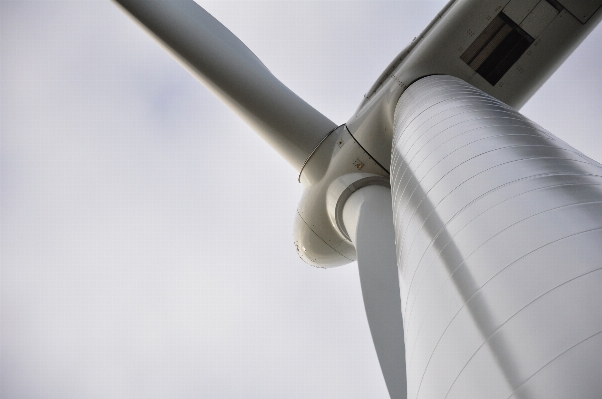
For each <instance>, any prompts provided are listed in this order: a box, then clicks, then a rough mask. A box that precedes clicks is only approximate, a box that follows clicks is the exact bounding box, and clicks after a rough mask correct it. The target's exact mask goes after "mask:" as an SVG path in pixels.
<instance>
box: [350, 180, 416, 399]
mask: <svg viewBox="0 0 602 399" xmlns="http://www.w3.org/2000/svg"><path fill="white" fill-rule="evenodd" d="M343 219H344V223H345V226H346V228H347V231H348V233H349V235H350V237H351V239H352V241H353V243H354V244H355V248H356V250H357V256H358V258H357V263H358V268H359V273H360V282H361V286H362V295H363V297H364V306H365V308H366V315H367V317H368V324H369V325H370V333H371V334H372V340H373V341H374V347H375V348H376V353H377V355H378V361H379V363H380V367H381V369H382V372H383V376H384V377H385V382H386V384H387V389H388V390H389V395H391V398H396V399H397V398H404V399H405V398H406V370H405V347H404V334H403V320H402V316H401V301H400V296H399V279H398V273H397V263H396V256H395V236H394V229H393V213H392V210H391V190H390V189H389V188H387V187H382V186H368V187H364V188H362V189H360V190H358V191H356V192H355V193H353V194H352V195H351V197H349V199H348V200H347V202H346V203H345V208H344V210H343Z"/></svg>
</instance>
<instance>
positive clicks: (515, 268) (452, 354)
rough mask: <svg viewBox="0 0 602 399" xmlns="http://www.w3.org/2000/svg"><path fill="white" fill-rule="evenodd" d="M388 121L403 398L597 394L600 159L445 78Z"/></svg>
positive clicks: (600, 388)
mask: <svg viewBox="0 0 602 399" xmlns="http://www.w3.org/2000/svg"><path fill="white" fill-rule="evenodd" d="M395 118H396V124H395V138H394V144H393V145H394V149H393V158H392V165H391V186H392V187H391V190H392V198H393V215H394V216H393V217H394V224H395V238H396V248H397V257H398V267H399V273H400V286H401V287H400V288H401V300H402V311H403V318H404V330H405V345H406V364H407V373H408V398H428V399H438V398H440V399H443V398H447V399H452V398H503V399H507V398H510V397H530V398H542V399H543V398H546V399H549V398H558V399H560V398H566V397H578V398H591V399H595V398H600V397H602V379H600V378H599V373H600V370H601V369H602V339H601V337H602V247H601V246H600V242H601V240H602V165H600V164H599V163H597V162H595V161H593V160H591V159H590V158H588V157H587V156H585V155H583V154H582V153H581V152H579V151H578V150H576V149H574V148H572V147H571V146H569V145H568V144H566V143H564V142H563V141H562V140H560V139H558V138H557V137H555V136H553V135H552V134H550V133H549V132H547V131H545V130H544V129H543V128H541V127H540V126H538V125H536V124H535V123H533V122H531V121H530V120H528V119H527V118H525V117H524V116H522V115H521V114H520V113H518V112H517V111H515V110H514V109H512V108H510V107H508V106H507V105H505V104H503V103H501V102H499V101H498V100H496V99H494V98H492V97H490V96H489V95H487V94H485V93H483V92H482V91H480V90H478V89H476V88H474V87H472V86H470V85H469V84H467V83H465V82H463V81H461V80H459V79H457V78H452V77H449V76H432V77H427V78H424V79H421V80H419V81H417V82H416V83H414V84H413V85H412V86H410V87H409V89H408V90H407V91H406V92H405V93H404V94H403V95H402V97H401V98H400V101H399V103H398V106H397V110H396V115H395Z"/></svg>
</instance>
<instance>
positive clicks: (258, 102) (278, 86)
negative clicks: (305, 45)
mask: <svg viewBox="0 0 602 399" xmlns="http://www.w3.org/2000/svg"><path fill="white" fill-rule="evenodd" d="M115 1H116V2H117V3H119V4H120V5H121V6H122V7H123V8H124V9H125V11H127V12H128V13H129V14H131V15H132V16H133V17H134V18H135V19H136V20H138V21H139V22H140V23H141V24H142V25H144V26H145V27H146V28H147V29H148V30H149V31H150V33H152V34H153V35H154V36H155V37H156V38H157V39H158V40H159V41H160V42H162V43H163V44H164V45H165V46H166V47H167V48H168V49H169V50H170V52H171V53H172V54H173V55H174V56H175V57H176V58H177V59H178V60H179V61H181V62H182V63H184V65H185V66H186V67H188V68H189V70H191V72H193V73H194V75H195V76H196V77H197V78H198V79H199V80H201V81H202V82H203V83H204V84H205V85H206V86H207V87H208V88H209V89H210V90H212V91H213V92H214V93H215V94H216V95H217V96H218V97H219V98H220V99H221V100H222V101H224V102H225V103H226V104H228V105H229V106H230V107H231V108H232V109H234V111H235V112H236V113H237V114H238V115H239V116H240V117H241V118H242V119H244V120H245V122H247V123H248V124H249V125H250V126H251V127H252V128H253V129H254V130H255V131H256V132H257V133H259V134H260V136H262V138H263V139H264V140H265V141H267V142H268V143H269V144H270V145H271V146H272V147H273V148H274V149H275V150H276V151H277V152H278V153H279V154H280V155H282V156H283V157H284V158H285V159H286V160H287V161H288V162H289V163H290V164H291V165H292V166H293V167H294V168H295V169H296V170H298V171H299V170H301V168H302V166H303V164H304V162H305V160H306V159H307V157H308V156H309V154H310V153H311V152H312V151H313V150H314V148H316V146H317V145H318V144H319V143H320V141H321V140H322V139H323V138H324V137H325V136H326V135H327V134H328V132H330V131H331V130H333V129H334V128H335V127H336V125H335V124H334V123H333V122H332V121H330V120H329V119H328V118H326V117H325V116H324V115H322V114H321V113H320V112H318V111H317V110H316V109H314V108H313V107H312V106H310V105H309V104H307V103H306V102H305V101H303V100H302V99H301V98H300V97H299V96H297V95H296V94H295V93H293V92H292V91H291V90H289V89H288V88H287V87H286V86H285V85H284V84H282V82H280V81H279V80H278V79H277V78H276V77H275V76H274V75H272V73H271V72H270V71H269V70H268V69H267V68H266V67H265V65H263V64H262V63H261V61H260V60H259V59H258V58H257V57H256V56H255V54H253V53H252V52H251V50H249V49H248V48H247V46H245V45H244V43H242V42H241V41H240V40H239V39H238V38H237V37H236V36H234V34H232V32H230V31H229V30H228V29H227V28H226V27H225V26H223V25H222V24H221V23H220V22H219V21H217V20H216V19H215V18H213V17H212V16H211V15H210V14H209V13H207V12H206V11H205V10H204V9H203V8H201V7H200V6H199V5H198V4H196V3H195V2H193V1H192V0H173V1H160V0H115Z"/></svg>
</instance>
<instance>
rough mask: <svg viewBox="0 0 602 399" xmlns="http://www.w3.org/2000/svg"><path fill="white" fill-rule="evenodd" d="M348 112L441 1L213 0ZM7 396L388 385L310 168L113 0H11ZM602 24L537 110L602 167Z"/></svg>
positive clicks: (308, 89) (4, 269)
mask: <svg viewBox="0 0 602 399" xmlns="http://www.w3.org/2000/svg"><path fill="white" fill-rule="evenodd" d="M200 3H201V4H202V5H203V6H204V7H205V8H206V9H207V10H208V11H209V12H210V13H212V14H213V15H214V16H215V17H216V18H217V19H219V20H220V21H222V23H224V24H225V25H226V26H227V27H228V28H230V29H231V30H232V31H233V32H234V33H235V34H236V35H238V36H239V37H240V38H241V39H242V40H243V41H244V42H245V43H246V44H247V45H248V46H249V47H250V48H251V50H253V51H254V52H255V54H256V55H257V56H258V57H259V58H261V59H262V61H263V62H264V63H265V64H266V65H267V66H268V68H270V70H271V71H272V72H273V73H274V74H275V75H276V76H278V77H279V78H280V79H281V80H282V81H283V82H284V83H285V84H287V85H288V86H289V87H290V88H291V89H292V90H294V91H295V92H297V93H298V94H299V95H300V96H301V97H302V98H304V99H305V100H306V101H308V102H309V103H310V104H312V105H313V106H314V107H315V108H317V109H318V110H320V111H321V112H323V113H324V114H325V115H327V116H328V117H330V118H331V119H332V120H333V121H334V122H336V123H337V124H340V123H343V122H345V121H346V120H347V119H348V118H349V117H350V116H351V114H352V113H353V111H354V110H355V109H356V108H357V106H358V105H359V103H360V101H361V99H362V96H363V94H364V93H365V92H366V91H367V89H368V88H369V87H370V86H371V84H372V83H373V81H374V80H375V79H376V78H377V76H378V75H379V74H380V73H381V72H382V70H383V69H384V68H385V66H386V65H387V64H388V63H389V62H390V61H391V60H392V58H393V57H394V56H395V55H396V54H397V53H398V52H399V51H400V50H401V49H402V48H403V47H404V46H405V45H406V44H407V43H409V42H410V41H411V40H412V38H413V37H414V36H416V35H417V34H418V33H420V31H421V30H422V29H423V28H424V27H425V26H426V25H427V24H428V22H429V21H430V20H431V19H432V18H433V17H434V15H435V14H436V13H437V12H438V11H439V10H440V9H441V7H442V6H443V4H444V2H443V1H420V2H411V1H396V2H375V1H370V2H359V1H354V2H288V1H286V2H285V1H282V2H277V3H276V2H250V1H248V2H225V1H223V2H200ZM0 46H1V47H0V78H1V79H0V84H1V86H0V128H1V131H0V133H1V135H0V140H1V141H0V162H1V164H0V168H1V169H0V201H1V202H0V223H1V224H0V226H1V231H0V233H1V235H0V239H1V241H0V244H1V248H0V249H1V255H0V256H1V258H0V259H1V265H0V266H1V269H0V278H1V292H0V295H1V297H0V300H1V302H0V312H1V313H0V334H1V335H0V340H1V341H0V367H1V369H0V378H1V379H0V396H1V397H2V398H36V399H44V398H61V399H63V398H368V397H369V398H379V397H382V398H384V397H386V395H387V393H386V388H385V385H384V381H383V379H382V376H381V373H380V369H379V367H378V362H377V359H376V355H375V353H374V349H373V346H372V342H371V338H370V334H369V330H368V325H367V322H366V318H365V314H364V309H363V304H362V299H361V292H360V286H359V280H358V275H357V266H356V265H355V264H352V265H347V266H343V267H340V268H337V269H331V270H320V269H315V268H312V267H309V266H307V265H305V264H304V263H303V262H302V261H301V260H300V259H298V258H297V256H296V253H295V250H294V248H293V242H292V223H293V216H294V212H295V209H296V206H297V203H298V201H299V198H300V196H301V186H300V185H299V184H298V183H297V182H296V177H297V176H296V172H295V171H294V170H293V169H292V168H291V167H289V166H288V164H287V163H286V162H285V161H283V160H281V159H280V158H279V157H278V156H277V154H276V153H275V152H273V151H272V150H271V149H270V148H269V147H268V146H267V145H266V144H264V143H263V142H262V141H261V140H260V139H259V138H258V137H257V136H256V135H255V134H254V133H253V132H252V131H251V130H250V129H249V128H247V127H246V126H245V125H244V124H243V123H242V122H240V121H239V120H238V119H237V118H236V116H235V115H234V114H233V113H232V112H231V111H230V110H229V109H228V108H226V107H225V106H223V105H222V104H221V103H219V102H218V101H217V100H216V99H215V98H213V96H212V95H211V94H210V93H209V92H208V91H207V90H206V89H205V88H204V87H203V86H202V85H201V84H200V83H198V82H197V81H196V80H194V79H193V78H192V77H191V76H189V75H188V73H187V72H186V71H185V70H184V69H183V68H182V67H181V66H180V65H179V64H178V63H177V62H175V61H174V60H173V59H172V58H171V57H170V56H169V55H167V54H166V53H165V52H164V51H163V50H162V49H161V48H160V47H159V46H158V45H157V44H156V43H155V42H154V41H153V40H152V39H150V38H149V37H148V36H147V35H146V34H145V33H144V32H143V31H142V30H141V29H140V28H139V27H138V26H136V25H135V24H134V23H132V21H131V20H130V19H129V18H127V17H126V16H125V15H124V14H123V13H122V12H121V11H120V10H119V9H118V8H117V7H116V6H114V5H113V4H111V3H110V2H109V1H102V2H98V1H95V2H84V1H81V2H75V1H70V2H58V1H43V2H33V1H18V2H13V1H5V0H2V1H0ZM601 65H602V29H600V28H598V29H596V30H595V31H594V32H593V33H592V35H591V36H590V37H589V38H588V39H587V40H586V41H585V42H584V43H583V44H582V46H581V47H580V48H579V49H578V50H577V51H576V52H575V54H573V56H572V57H571V58H569V60H567V61H566V63H565V64H564V65H563V66H562V67H561V68H560V70H559V71H558V72H557V73H556V74H555V75H554V76H553V77H552V78H551V79H550V81H549V82H548V83H547V84H546V85H545V86H544V87H543V88H542V89H541V90H540V92H539V93H538V94H537V95H536V96H535V97H534V98H533V99H532V100H531V101H530V102H529V103H528V104H527V105H526V106H525V107H524V108H523V112H524V113H525V114H526V115H527V116H529V117H531V118H532V119H533V120H534V121H536V122H537V123H539V124H541V125H543V126H544V127H545V128H547V129H548V130H550V131H551V132H553V133H554V134H556V135H557V136H559V137H561V138H563V139H564V140H566V141H568V142H569V143H570V144H572V145H573V146H575V147H576V148H578V149H580V150H582V151H583V152H585V153H586V154H587V155H589V156H591V157H593V158H594V159H596V160H598V161H600V160H602V141H601V140H602V135H601V134H600V133H601V132H600V130H601V129H600V125H601V123H602V73H601V72H602V70H601V69H602V67H601Z"/></svg>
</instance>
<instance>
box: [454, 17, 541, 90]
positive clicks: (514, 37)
mask: <svg viewBox="0 0 602 399" xmlns="http://www.w3.org/2000/svg"><path fill="white" fill-rule="evenodd" d="M531 43H533V38H532V37H531V36H530V35H529V34H528V33H527V32H525V31H524V30H523V29H522V28H521V27H520V26H518V25H517V24H516V23H515V22H514V21H512V20H511V19H510V18H508V17H507V16H506V15H504V14H503V13H500V14H498V16H497V17H495V18H494V19H493V21H491V23H490V24H489V25H488V26H487V27H486V28H485V30H484V31H483V32H482V33H481V34H480V35H479V36H478V37H477V38H476V39H475V41H474V42H473V43H472V44H471V45H470V47H468V49H466V51H465V52H464V54H462V56H460V59H462V61H464V62H466V63H467V64H468V65H470V67H471V68H472V69H474V70H475V71H476V72H477V73H478V74H479V75H481V76H482V77H483V78H485V80H486V81H488V82H489V83H491V85H495V84H496V83H497V82H498V81H499V80H500V79H501V78H502V76H504V74H505V73H506V72H508V70H509V69H510V68H511V67H512V65H514V63H515V62H516V61H518V59H519V58H520V56H521V55H523V53H524V52H525V51H526V50H527V48H528V47H529V46H530V45H531Z"/></svg>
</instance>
